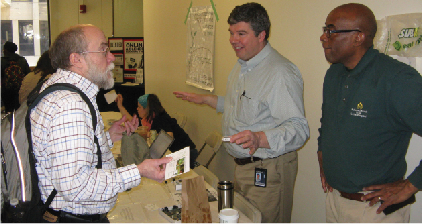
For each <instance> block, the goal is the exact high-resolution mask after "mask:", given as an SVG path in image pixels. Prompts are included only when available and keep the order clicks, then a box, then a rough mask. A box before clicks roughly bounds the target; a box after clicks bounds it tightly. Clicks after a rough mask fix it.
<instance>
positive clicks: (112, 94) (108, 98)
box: [104, 89, 117, 104]
mask: <svg viewBox="0 0 422 224" xmlns="http://www.w3.org/2000/svg"><path fill="white" fill-rule="evenodd" d="M104 97H105V99H106V101H107V103H108V104H110V103H113V102H114V101H115V100H116V98H117V94H116V91H115V90H114V89H113V90H111V91H110V92H108V93H106V94H104Z"/></svg>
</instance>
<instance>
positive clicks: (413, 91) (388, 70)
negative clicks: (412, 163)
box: [318, 48, 422, 193]
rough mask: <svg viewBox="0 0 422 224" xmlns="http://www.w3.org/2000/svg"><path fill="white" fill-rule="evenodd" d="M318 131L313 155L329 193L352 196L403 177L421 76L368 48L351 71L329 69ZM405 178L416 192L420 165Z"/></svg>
mask: <svg viewBox="0 0 422 224" xmlns="http://www.w3.org/2000/svg"><path fill="white" fill-rule="evenodd" d="M319 132H320V136H319V138H318V150H319V151H322V156H323V168H324V173H325V176H326V178H327V182H328V184H330V186H332V187H333V188H335V189H337V190H340V191H344V192H348V193H354V192H358V191H361V190H362V188H363V187H367V186H370V185H373V184H385V183H390V182H394V181H397V180H399V179H402V178H404V175H405V173H406V168H407V164H406V160H405V156H406V152H407V149H408V146H409V141H410V138H411V136H412V133H417V134H418V135H422V77H421V75H420V74H419V73H418V72H417V71H416V70H415V69H414V68H412V67H411V66H409V65H406V64H404V63H402V62H399V61H397V60H395V59H393V58H391V57H389V56H387V55H385V54H382V53H379V52H378V50H375V49H373V48H371V49H369V50H368V51H367V52H366V54H365V55H364V56H363V58H362V59H361V61H360V62H359V64H358V65H357V66H356V67H355V68H354V69H353V70H348V69H347V68H346V67H344V65H343V64H333V65H331V67H330V68H329V69H328V71H327V74H326V76H325V79H324V90H323V104H322V118H321V128H320V129H319ZM421 149H422V147H421V148H419V149H418V150H421ZM421 152H422V150H421ZM421 157H422V156H421ZM407 178H408V179H409V180H410V182H411V183H412V184H413V185H414V186H416V187H417V188H419V189H422V161H421V163H420V164H419V166H418V167H416V169H415V170H414V171H413V172H412V173H411V174H410V176H408V177H407Z"/></svg>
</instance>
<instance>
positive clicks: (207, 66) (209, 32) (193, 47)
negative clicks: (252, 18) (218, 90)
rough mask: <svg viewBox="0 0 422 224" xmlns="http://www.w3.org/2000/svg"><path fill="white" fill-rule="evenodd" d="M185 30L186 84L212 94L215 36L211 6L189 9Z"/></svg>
mask: <svg viewBox="0 0 422 224" xmlns="http://www.w3.org/2000/svg"><path fill="white" fill-rule="evenodd" d="M187 28H188V29H187V36H188V38H187V58H186V61H187V74H186V83H187V84H188V85H192V86H195V87H197V88H201V89H205V90H208V91H210V92H212V91H213V90H214V78H213V67H214V35H215V14H214V10H213V8H212V6H197V7H191V8H190V12H189V15H188V19H187Z"/></svg>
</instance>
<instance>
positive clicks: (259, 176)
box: [255, 160, 267, 187]
mask: <svg viewBox="0 0 422 224" xmlns="http://www.w3.org/2000/svg"><path fill="white" fill-rule="evenodd" d="M261 167H263V166H262V160H261ZM255 186H256V187H266V186H267V169H264V168H259V167H255Z"/></svg>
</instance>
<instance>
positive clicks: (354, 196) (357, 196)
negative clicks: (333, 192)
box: [338, 191, 364, 202]
mask: <svg viewBox="0 0 422 224" xmlns="http://www.w3.org/2000/svg"><path fill="white" fill-rule="evenodd" d="M338 192H340V196H342V197H343V198H347V199H349V200H355V201H360V202H363V201H362V199H361V198H362V197H363V196H364V194H363V193H346V192H343V191H338Z"/></svg>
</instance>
